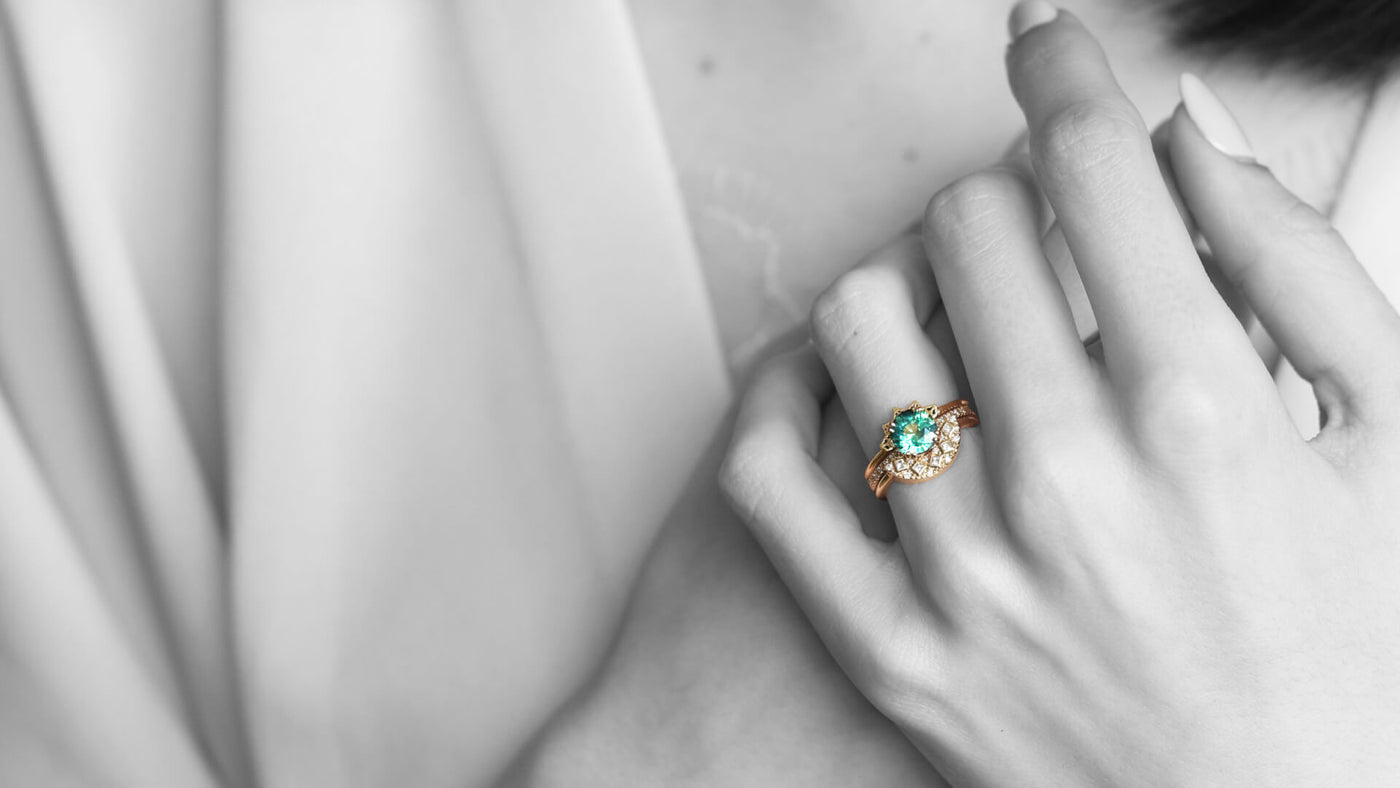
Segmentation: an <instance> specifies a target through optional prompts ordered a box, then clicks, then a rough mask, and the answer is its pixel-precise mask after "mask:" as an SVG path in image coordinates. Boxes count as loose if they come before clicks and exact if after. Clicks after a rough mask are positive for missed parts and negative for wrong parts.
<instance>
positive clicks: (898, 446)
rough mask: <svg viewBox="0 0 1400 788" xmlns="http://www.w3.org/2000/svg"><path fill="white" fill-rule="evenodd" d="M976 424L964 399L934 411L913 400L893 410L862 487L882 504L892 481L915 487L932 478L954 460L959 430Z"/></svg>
mask: <svg viewBox="0 0 1400 788" xmlns="http://www.w3.org/2000/svg"><path fill="white" fill-rule="evenodd" d="M978 421H979V419H978V418H977V412H976V411H974V410H973V409H972V403H970V402H968V401H967V400H965V399H956V400H953V401H952V402H949V403H947V404H945V405H939V406H938V407H936V408H935V407H925V406H923V405H920V404H919V403H918V401H917V400H916V401H914V402H911V403H909V405H908V406H907V407H903V408H894V410H893V416H891V418H890V420H889V421H887V422H885V426H884V427H883V429H884V435H883V436H882V437H881V439H880V450H879V451H878V452H876V453H875V456H874V457H873V458H872V459H871V460H870V464H868V465H866V466H865V482H866V484H868V485H870V489H871V491H873V492H874V493H875V497H876V498H879V499H880V500H882V501H883V500H884V499H885V493H886V492H888V491H889V489H890V485H891V484H893V483H894V482H899V483H900V484H919V483H920V482H926V481H928V480H929V479H933V478H936V477H937V476H938V475H939V474H941V473H943V472H944V471H946V470H948V468H949V467H951V466H952V464H953V460H955V459H957V457H958V446H959V445H960V444H961V442H962V430H963V429H964V428H967V427H976V426H977V424H978Z"/></svg>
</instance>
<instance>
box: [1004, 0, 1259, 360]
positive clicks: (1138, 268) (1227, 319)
mask: <svg viewBox="0 0 1400 788" xmlns="http://www.w3.org/2000/svg"><path fill="white" fill-rule="evenodd" d="M1036 9H1040V10H1039V11H1038V12H1037V11H1036ZM1046 9H1048V10H1046ZM1054 11H1055V9H1053V7H1051V6H1048V5H1047V4H1045V3H1042V2H1038V1H1037V2H1029V3H1022V4H1021V5H1020V6H1018V8H1017V12H1016V14H1015V15H1014V16H1013V34H1015V33H1018V32H1019V33H1020V35H1019V36H1017V38H1016V39H1015V41H1014V42H1013V43H1012V46H1011V48H1010V49H1009V50H1008V53H1007V71H1008V74H1009V77H1010V80H1011V88H1012V92H1013V93H1014V94H1015V96H1016V99H1017V101H1018V102H1019V103H1020V104H1021V107H1022V109H1023V111H1024V112H1025V116H1026V121H1027V124H1028V125H1029V127H1030V135H1031V157H1032V161H1033V163H1034V166H1035V170H1036V175H1037V177H1038V179H1039V181H1040V184H1041V186H1042V188H1043V189H1044V191H1045V195H1046V197H1047V198H1048V199H1049V201H1050V204H1051V205H1052V206H1053V207H1054V211H1055V215H1056V217H1058V219H1059V222H1060V227H1061V229H1062V230H1063V231H1064V235H1065V240H1066V241H1067V243H1068V245H1069V249H1070V251H1071V252H1072V253H1073V255H1074V260H1075V262H1076V264H1077V266H1078V269H1079V272H1080V274H1081V276H1082V277H1083V280H1084V287H1085V290H1086V291H1087V292H1088V295H1089V299H1090V301H1091V303H1092V304H1093V310H1094V314H1095V316H1096V317H1097V318H1098V323H1099V329H1100V332H1101V335H1102V339H1103V347H1104V355H1105V359H1106V361H1107V362H1108V365H1109V372H1110V375H1111V376H1113V377H1122V376H1125V377H1127V378H1128V379H1130V380H1133V381H1143V380H1151V379H1152V378H1153V373H1154V372H1156V371H1159V370H1162V369H1173V370H1178V371H1179V370H1182V369H1188V368H1194V369H1200V368H1201V365H1202V363H1204V361H1205V359H1206V358H1207V357H1206V356H1205V355H1204V354H1202V353H1201V350H1200V349H1201V347H1202V346H1203V345H1204V346H1206V347H1211V348H1223V349H1224V350H1225V351H1226V352H1229V351H1230V350H1231V349H1232V348H1231V346H1230V343H1234V345H1235V346H1236V347H1234V348H1233V349H1234V350H1236V351H1238V352H1239V353H1241V354H1243V353H1245V352H1247V351H1248V350H1249V346H1248V343H1247V342H1246V341H1245V336H1244V333H1243V332H1242V331H1241V330H1240V328H1239V327H1238V325H1237V323H1236V322H1235V320H1234V318H1233V316H1232V314H1231V313H1230V311H1229V309H1228V308H1227V307H1226V306H1225V304H1224V303H1223V302H1222V301H1221V299H1220V297H1219V296H1218V295H1217V293H1216V292H1215V288H1214V287H1213V286H1212V284H1211V282H1210V279H1209V277H1208V276H1207V275H1206V273H1205V270H1204V268H1203V267H1202V265H1201V262H1200V258H1199V257H1198V256H1197V254H1196V250H1195V247H1194V245H1193V244H1192V242H1191V237H1190V234H1189V233H1188V232H1187V230H1186V228H1185V226H1184V225H1183V223H1182V220H1181V217H1180V214H1179V213H1178V211H1177V208H1176V204H1175V203H1174V201H1173V199H1172V196H1171V193H1170V192H1169V190H1168V188H1167V186H1166V184H1165V183H1164V182H1163V179H1162V175H1161V173H1160V170H1159V168H1158V163H1157V157H1156V155H1155V153H1154V151H1153V148H1152V142H1151V140H1150V139H1149V136H1148V130H1147V126H1146V124H1144V123H1143V120H1142V117H1141V115H1140V114H1139V113H1138V111H1137V108H1136V107H1135V106H1134V105H1133V103H1132V101H1130V100H1129V98H1128V97H1127V95H1126V94H1124V92H1123V90H1122V88H1121V87H1119V85H1118V82H1117V81H1116V80H1115V78H1114V76H1113V72H1112V69H1110V67H1109V64H1108V60H1107V57H1106V56H1105V54H1104V52H1103V49H1102V48H1101V47H1100V46H1099V44H1098V42H1097V41H1095V40H1094V37H1093V36H1092V35H1091V34H1090V33H1089V31H1088V30H1087V29H1086V28H1085V27H1084V25H1083V24H1081V23H1080V21H1079V20H1078V19H1077V18H1075V16H1074V15H1073V14H1070V13H1068V12H1066V11H1058V13H1054ZM1052 14H1053V15H1052ZM1047 18H1048V21H1044V20H1046V19H1047ZM1035 22H1042V23H1041V24H1034V23H1035ZM1017 26H1019V27H1022V28H1023V29H1021V30H1019V31H1018V30H1016V29H1015V28H1016V27H1017ZM1230 366H1235V367H1238V366H1239V365H1238V364H1233V365H1231V364H1226V365H1223V366H1222V369H1228V368H1230ZM1144 373H1146V374H1144Z"/></svg>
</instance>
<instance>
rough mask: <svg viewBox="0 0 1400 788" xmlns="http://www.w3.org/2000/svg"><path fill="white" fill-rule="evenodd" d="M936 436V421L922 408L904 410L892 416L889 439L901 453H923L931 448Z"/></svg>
mask: <svg viewBox="0 0 1400 788" xmlns="http://www.w3.org/2000/svg"><path fill="white" fill-rule="evenodd" d="M937 436H938V422H937V421H935V420H934V418H933V417H932V416H930V415H928V411H924V410H906V411H902V412H901V413H900V414H899V415H898V416H895V417H894V424H892V425H891V426H890V439H891V440H893V441H894V448H895V450H896V451H898V452H900V453H902V454H923V453H924V452H926V451H928V450H929V449H932V448H933V444H934V442H935V440H936V438H937Z"/></svg>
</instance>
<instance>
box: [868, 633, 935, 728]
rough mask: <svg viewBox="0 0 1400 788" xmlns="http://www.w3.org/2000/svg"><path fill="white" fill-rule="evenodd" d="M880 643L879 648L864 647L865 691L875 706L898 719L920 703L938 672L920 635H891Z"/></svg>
mask: <svg viewBox="0 0 1400 788" xmlns="http://www.w3.org/2000/svg"><path fill="white" fill-rule="evenodd" d="M880 645H881V646H882V647H881V648H879V649H878V650H867V654H868V656H867V658H866V660H865V663H866V664H865V666H864V668H863V669H862V672H863V673H864V675H865V677H866V679H865V681H864V685H865V686H864V690H865V692H866V694H867V697H869V698H870V702H871V703H872V704H874V705H875V707H876V708H879V709H881V710H882V711H884V712H885V713H886V714H889V715H891V716H892V717H895V718H900V717H903V716H905V715H906V714H907V713H909V712H910V711H911V710H912V709H914V708H915V707H916V706H919V705H922V703H921V701H920V698H922V697H924V696H925V693H926V692H927V691H928V689H929V688H930V686H931V685H933V684H934V683H935V682H936V681H937V677H938V673H939V672H940V671H939V670H938V668H937V661H936V660H935V659H934V658H933V656H932V655H931V654H930V653H929V649H928V648H927V646H926V645H925V644H924V643H923V639H922V637H916V636H898V637H892V638H891V639H890V640H889V641H888V642H885V643H883V644H880ZM920 688H922V690H923V691H920Z"/></svg>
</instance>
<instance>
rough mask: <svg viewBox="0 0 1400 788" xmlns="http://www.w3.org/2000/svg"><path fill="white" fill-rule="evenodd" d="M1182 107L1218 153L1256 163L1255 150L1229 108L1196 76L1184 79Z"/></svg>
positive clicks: (1183, 76) (1184, 75) (1188, 75)
mask: <svg viewBox="0 0 1400 788" xmlns="http://www.w3.org/2000/svg"><path fill="white" fill-rule="evenodd" d="M1181 104H1182V106H1184V107H1186V115H1187V116H1188V117H1190V118H1191V121H1192V122H1193V123H1195V124H1196V128H1198V129H1200V130H1201V134H1202V135H1203V136H1204V137H1205V138H1206V140H1207V141H1209V142H1210V144H1211V145H1214V146H1215V149H1216V150H1218V151H1220V152H1221V153H1223V154H1225V155H1226V156H1233V157H1235V158H1237V159H1244V160H1247V161H1254V146H1252V145H1250V144H1249V138H1248V137H1246V136H1244V129H1241V128H1240V123H1239V121H1237V120H1235V116H1234V114H1232V113H1231V112H1230V108H1229V107H1226V106H1225V102H1223V101H1221V100H1220V97H1219V96H1217V95H1215V91H1213V90H1211V89H1210V88H1209V87H1206V83H1204V82H1202V81H1201V80H1200V78H1199V77H1197V76H1196V75H1195V74H1182V75H1181Z"/></svg>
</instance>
